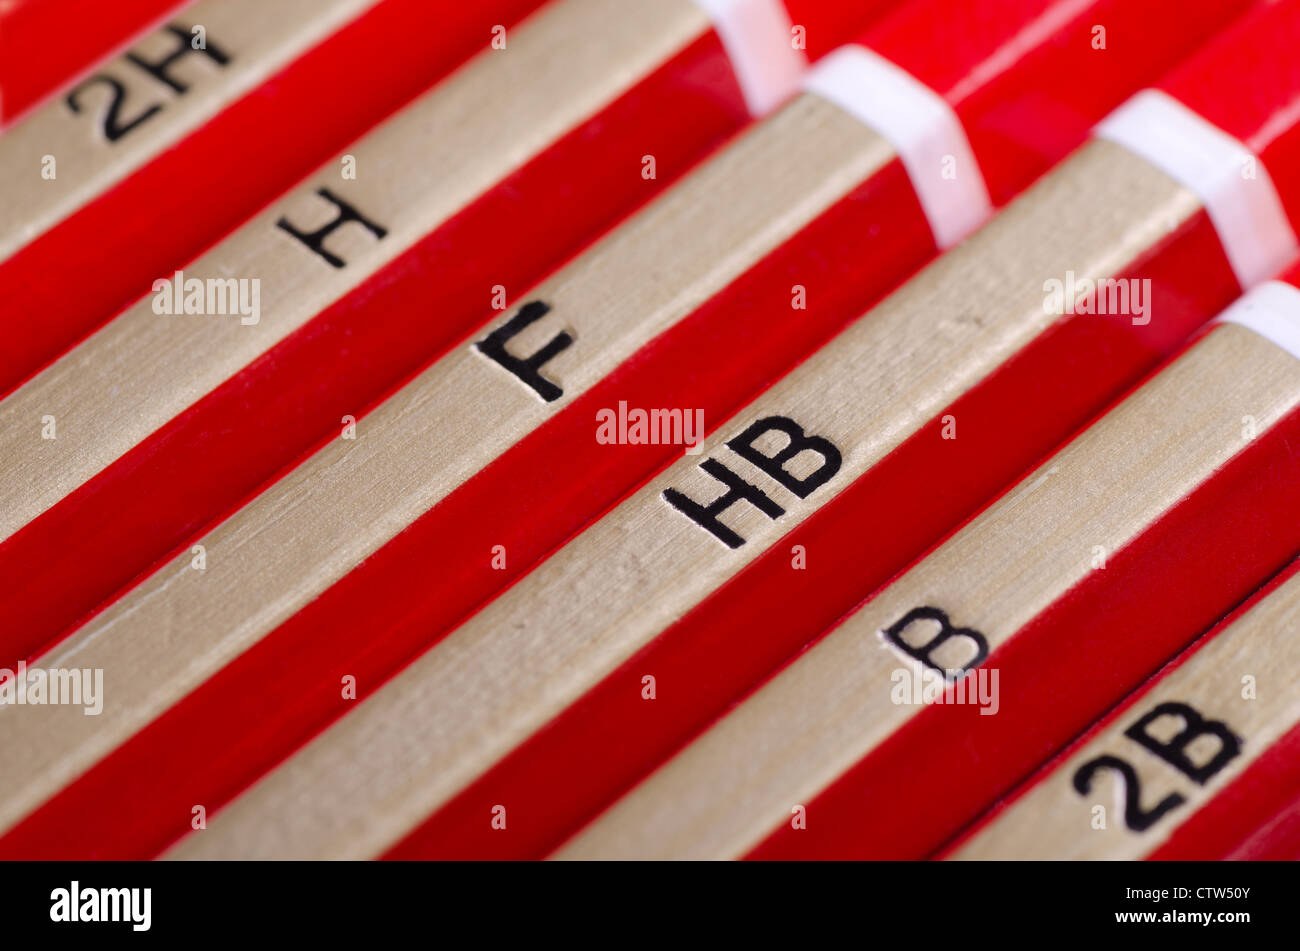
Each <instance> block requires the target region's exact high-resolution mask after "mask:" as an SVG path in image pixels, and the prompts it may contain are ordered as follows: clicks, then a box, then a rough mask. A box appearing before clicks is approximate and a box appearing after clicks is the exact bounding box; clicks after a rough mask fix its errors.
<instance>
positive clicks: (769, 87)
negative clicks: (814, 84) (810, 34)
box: [695, 0, 808, 116]
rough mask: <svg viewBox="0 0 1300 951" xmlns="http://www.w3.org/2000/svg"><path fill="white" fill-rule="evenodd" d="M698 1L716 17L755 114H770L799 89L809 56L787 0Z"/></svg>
mask: <svg viewBox="0 0 1300 951" xmlns="http://www.w3.org/2000/svg"><path fill="white" fill-rule="evenodd" d="M695 2H696V3H697V4H699V6H700V7H701V9H703V10H704V12H705V13H706V14H708V17H709V19H710V20H712V21H713V29H714V30H716V31H717V34H718V36H719V38H721V40H722V45H723V47H724V48H725V49H726V51H727V57H728V58H729V59H730V60H731V69H732V71H733V72H734V73H735V74H736V81H737V82H738V83H739V84H740V91H741V92H742V93H744V96H745V105H746V106H748V107H749V112H750V115H754V116H763V115H766V114H767V113H769V112H771V111H772V110H773V109H775V108H776V107H777V106H779V105H781V103H783V102H784V101H785V100H786V99H788V98H790V96H792V95H794V94H795V93H796V92H797V91H798V89H799V81H800V80H801V79H802V78H803V74H804V73H805V72H806V71H807V69H808V57H807V55H805V53H804V51H803V50H799V49H795V47H794V35H793V30H794V24H793V23H791V22H790V14H789V12H788V11H787V10H786V8H785V4H784V3H783V2H782V0H695Z"/></svg>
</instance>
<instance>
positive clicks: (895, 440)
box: [174, 142, 1199, 857]
mask: <svg viewBox="0 0 1300 951" xmlns="http://www.w3.org/2000/svg"><path fill="white" fill-rule="evenodd" d="M1198 208H1199V206H1198V204H1197V202H1196V199H1195V197H1194V196H1192V195H1191V194H1190V193H1189V192H1187V191H1185V190H1184V189H1182V188H1181V187H1179V186H1178V185H1177V184H1175V183H1174V182H1172V181H1171V180H1170V179H1168V178H1167V177H1166V176H1165V175H1163V174H1162V173H1160V172H1158V171H1156V170H1155V169H1154V168H1152V167H1151V166H1150V165H1148V164H1147V163H1145V162H1143V161H1142V160H1140V159H1137V158H1136V157H1134V156H1132V155H1130V154H1129V153H1127V152H1124V151H1123V150H1121V149H1119V148H1117V147H1115V146H1111V145H1109V144H1107V143H1101V142H1095V143H1092V144H1090V145H1088V146H1087V147H1085V148H1084V149H1083V150H1082V151H1081V152H1080V153H1078V155H1077V156H1076V157H1075V158H1073V159H1072V160H1070V161H1069V162H1067V163H1066V164H1065V165H1064V166H1062V167H1060V168H1059V169H1058V170H1057V171H1055V172H1054V173H1052V174H1050V175H1049V176H1048V177H1047V178H1046V179H1044V180H1043V181H1042V182H1041V183H1039V185H1037V186H1036V187H1035V188H1034V189H1033V190H1032V191H1031V192H1030V193H1029V194H1028V195H1026V196H1025V197H1023V198H1022V199H1020V200H1019V201H1017V202H1015V203H1013V204H1012V205H1011V206H1010V207H1008V208H1007V209H1006V211H1004V212H1003V214H1002V215H1001V216H1000V217H999V218H997V219H995V220H994V222H993V223H992V224H990V225H989V226H988V227H987V228H986V229H985V230H984V231H983V232H980V233H979V234H977V235H976V236H975V237H974V238H972V239H971V240H969V241H968V242H967V243H966V244H964V245H962V246H960V247H958V248H957V249H955V250H954V251H952V252H950V253H949V254H947V255H945V256H943V257H942V258H940V259H939V260H938V261H937V262H936V263H934V264H932V265H931V266H930V267H929V268H927V269H926V270H924V271H922V272H921V274H919V275H918V276H917V277H915V278H914V279H913V280H911V281H910V282H909V283H908V284H906V285H905V286H904V287H903V288H902V289H900V290H899V291H898V292H897V293H895V294H894V295H893V296H891V297H890V298H888V299H887V300H886V301H884V302H883V303H882V304H881V305H879V306H878V307H877V308H875V309H874V310H873V311H872V312H870V313H869V314H868V315H867V316H865V317H864V318H862V319H860V320H859V321H857V322H856V323H855V324H854V325H853V326H851V327H850V328H849V329H848V330H846V331H845V332H844V333H842V334H841V335H840V336H839V337H838V338H836V339H835V340H834V341H832V342H831V343H830V344H828V345H827V346H826V347H824V348H823V349H822V350H821V351H820V352H819V353H817V354H816V355H814V356H813V357H812V358H810V359H809V360H808V361H806V362H805V363H804V364H803V365H801V366H800V367H799V368H798V369H796V370H795V371H794V372H792V373H791V374H790V375H789V376H787V377H786V378H785V379H784V380H782V381H780V382H778V383H777V384H776V385H775V386H774V387H773V388H772V389H771V390H769V391H768V392H767V393H766V394H764V395H763V396H762V397H761V398H760V399H758V400H757V401H755V402H754V403H752V404H751V405H750V406H749V407H748V408H747V409H746V410H745V411H744V412H743V413H742V414H740V415H739V416H737V417H736V418H734V419H733V421H732V422H730V423H728V424H726V425H724V426H723V427H722V428H721V429H720V430H719V431H718V432H716V433H715V434H714V435H713V436H712V437H711V438H710V439H708V440H707V441H706V442H705V445H704V452H703V456H715V455H719V454H720V453H721V446H720V443H721V442H723V441H724V440H726V439H729V438H731V437H733V436H735V435H736V434H737V432H738V431H739V430H740V429H742V428H743V427H745V426H747V425H748V424H749V423H750V422H751V421H753V420H756V419H760V418H763V417H767V416H772V415H781V416H786V417H789V418H790V419H793V420H794V421H795V422H796V423H797V424H799V425H800V426H802V427H803V429H804V431H805V432H806V433H808V434H815V435H818V436H821V437H824V438H827V439H829V440H830V441H831V442H832V443H834V445H835V446H837V447H839V449H840V451H841V453H842V455H843V463H842V466H841V468H840V470H839V472H838V473H837V474H836V475H835V477H834V478H833V479H831V480H830V482H828V483H827V484H826V485H825V486H823V487H822V488H820V489H819V490H818V491H817V492H816V493H814V494H813V495H812V496H811V497H810V498H809V499H808V500H807V501H801V500H800V499H798V498H796V497H794V496H793V494H792V493H786V492H784V491H782V490H777V491H776V492H775V494H774V495H773V498H774V499H776V500H777V501H779V503H780V505H781V506H782V507H783V508H784V509H785V514H784V515H783V516H781V517H780V518H779V519H777V520H769V519H768V518H767V517H766V516H764V515H762V514H761V513H759V512H757V511H753V512H748V513H746V512H741V511H739V509H741V508H743V506H736V507H735V509H733V510H732V511H729V512H728V519H729V520H731V521H730V524H731V525H732V527H733V528H734V529H735V530H736V531H737V532H738V533H739V534H740V535H741V536H742V537H743V538H744V539H746V543H745V544H743V545H741V546H740V547H739V548H737V549H728V548H727V547H726V546H724V545H723V544H721V543H720V542H719V541H718V540H717V539H716V538H714V537H713V536H712V535H710V534H708V533H707V532H705V531H704V530H703V529H701V528H700V527H699V526H697V525H696V524H695V523H694V522H692V521H690V520H688V519H686V518H685V517H684V516H682V515H681V514H680V513H678V512H677V511H674V510H673V509H672V508H671V507H670V506H669V505H668V503H667V502H665V500H664V499H663V498H662V494H661V493H662V492H663V490H664V489H665V488H666V487H669V486H672V487H676V488H679V489H681V490H682V491H684V492H686V493H687V494H688V495H690V496H692V497H694V498H699V499H709V498H713V497H716V496H717V494H718V491H719V488H718V485H717V483H716V482H713V485H712V487H710V485H709V483H710V482H712V481H713V480H711V479H710V478H709V477H708V476H707V475H705V474H704V473H702V472H700V471H698V469H697V468H696V467H697V463H698V461H699V460H700V459H701V458H702V457H687V458H685V459H683V460H682V461H681V462H679V463H678V464H676V465H675V466H673V467H672V468H671V469H669V470H668V471H667V472H666V473H665V474H663V475H661V476H660V477H659V478H656V479H655V480H654V481H653V483H651V484H650V485H648V486H646V487H645V488H644V489H643V490H641V491H638V492H637V493H635V494H634V495H633V496H631V497H630V498H629V499H628V500H627V501H626V502H624V503H623V504H622V505H620V506H619V507H618V508H617V509H615V510H614V511H612V512H611V513H609V514H608V515H607V516H606V517H605V518H603V519H602V520H601V521H599V522H598V523H596V524H595V525H593V526H591V527H590V528H589V529H588V530H587V531H586V532H584V533H583V535H581V536H579V537H578V538H577V539H575V540H574V541H573V542H571V543H570V544H569V545H568V546H567V547H566V548H565V549H563V550H561V551H560V552H559V553H557V554H556V555H554V556H553V557H552V558H551V559H550V560H549V561H547V562H546V563H545V564H543V565H542V566H540V567H539V568H538V569H537V570H535V571H534V572H533V573H532V574H531V575H530V576H528V577H526V578H524V579H523V580H522V581H520V582H519V583H518V584H517V585H515V586H514V587H513V588H512V589H510V590H509V591H507V592H505V593H504V594H503V595H502V596H501V597H499V598H498V599H497V600H496V601H494V602H493V603H492V604H490V605H488V606H487V607H485V608H484V609H483V610H482V611H481V612H480V613H479V614H478V615H476V616H475V617H474V618H472V619H471V620H470V621H468V622H467V623H466V624H465V625H463V626H462V627H461V628H459V629H458V630H457V631H455V632H454V633H452V634H451V635H449V636H448V637H447V638H446V639H445V640H443V641H442V642H440V643H439V644H438V645H437V646H436V647H435V648H433V649H432V650H431V651H429V652H428V653H427V654H425V655H424V656H423V657H421V658H420V659H419V660H417V661H416V662H415V663H414V664H412V665H411V666H410V667H409V668H407V669H406V670H405V671H403V672H402V673H401V674H400V675H399V676H398V677H396V678H394V680H393V681H391V682H390V683H389V684H388V685H386V686H385V687H384V688H382V689H381V690H380V691H378V692H377V693H376V694H375V695H374V696H372V697H371V698H369V699H368V700H367V701H365V702H364V703H363V704H362V705H361V706H360V707H359V708H358V709H357V710H355V711H354V712H353V713H351V714H349V715H348V716H347V717H345V718H344V719H343V720H342V721H340V722H339V723H337V724H335V725H334V726H333V727H332V728H331V729H329V730H328V731H326V732H325V733H324V734H322V735H321V736H320V737H318V738H317V740H315V741H314V742H312V743H311V744H310V745H309V746H307V747H306V748H304V749H303V750H302V751H301V752H300V753H299V754H297V755H296V756H294V757H293V758H292V759H290V760H289V761H287V762H286V763H285V764H283V765H282V766H281V767H279V768H277V769H276V770H275V771H274V772H272V773H270V774H269V775H268V776H267V777H266V778H264V779H263V780H262V781H261V782H260V783H258V784H256V785H255V786H254V787H252V788H251V789H250V790H249V791H248V792H247V793H245V795H244V796H243V797H241V798H240V799H239V800H236V801H235V802H234V803H233V804H232V805H231V806H230V807H228V808H227V809H226V810H225V811H223V812H222V813H221V814H220V815H218V816H217V817H216V819H215V821H214V822H212V823H210V825H209V828H208V829H207V830H206V831H205V832H204V833H203V834H202V835H196V836H191V837H190V838H188V839H187V840H185V841H183V842H182V843H181V844H180V845H179V846H178V848H177V849H176V850H175V853H174V854H176V855H179V856H194V857H197V856H205V855H207V856H213V855H225V856H233V855H263V856H270V855H276V856H290V855H293V856H327V855H328V856H354V857H356V856H365V855H372V854H376V853H378V852H380V851H381V850H382V849H383V848H385V847H386V846H387V845H389V844H391V843H392V842H393V841H395V840H397V839H398V838H399V837H400V836H401V835H403V834H404V833H405V832H406V831H408V830H409V829H410V828H411V827H412V825H413V824H415V823H416V822H418V821H420V820H421V819H422V818H424V816H425V815H427V814H428V813H429V812H430V811H432V810H433V809H434V808H436V807H437V806H439V805H441V804H442V803H444V802H446V801H447V800H448V799H449V798H450V797H451V796H453V795H454V794H455V793H456V792H458V791H459V790H460V789H462V788H463V787H464V786H465V785H466V784H467V783H469V782H471V781H472V780H473V779H475V778H476V777H477V776H479V775H481V774H482V773H483V772H484V771H485V770H486V769H488V768H489V767H490V766H491V765H492V764H493V763H494V762H496V761H497V760H498V759H500V757H502V756H503V755H505V754H506V753H507V752H509V750H510V749H511V748H512V747H513V746H515V745H516V744H517V743H519V742H520V741H522V740H523V739H524V738H526V737H527V736H528V735H529V734H530V733H532V732H533V731H535V730H536V729H538V728H539V727H540V726H542V725H543V724H544V723H545V722H546V721H547V720H548V719H549V718H551V717H553V716H554V715H556V714H557V713H558V712H560V711H561V710H562V709H563V708H564V707H565V706H566V705H567V704H569V703H571V702H572V701H574V700H575V699H576V698H577V697H579V696H580V695H581V694H582V693H583V692H584V691H585V690H587V689H589V688H590V687H592V686H593V685H594V684H596V683H597V682H598V681H599V680H600V679H601V678H602V677H604V676H605V675H606V674H608V673H609V672H610V671H611V670H613V669H614V668H615V667H616V666H617V665H618V664H620V663H621V662H623V661H624V660H626V659H627V658H628V657H629V656H630V655H631V654H632V653H634V652H635V651H636V650H638V649H639V648H640V647H642V646H643V645H644V644H646V643H647V642H648V641H649V640H650V639H651V638H652V637H654V636H655V635H656V634H657V633H659V632H660V631H661V630H663V629H664V628H665V627H666V626H667V625H668V624H670V623H672V622H673V621H675V620H676V619H678V618H679V617H681V616H682V615H683V614H684V613H685V612H686V611H687V610H689V609H690V608H691V607H692V606H693V605H695V604H696V603H698V602H699V601H700V600H701V599H702V598H704V597H705V596H707V595H708V594H709V593H710V592H711V591H713V590H714V589H715V588H716V587H717V586H718V585H719V584H721V583H723V582H724V581H726V580H727V579H728V578H730V577H732V576H734V575H735V574H736V573H737V572H738V571H740V570H741V569H742V568H743V567H744V566H745V565H746V564H748V563H749V562H750V561H752V560H753V559H754V558H755V557H757V556H758V555H759V554H760V553H761V551H762V550H763V549H764V548H765V547H766V546H767V545H770V544H771V543H772V542H774V541H775V540H776V539H778V538H779V537H780V536H782V535H783V534H785V533H786V532H788V531H789V530H790V529H792V528H794V527H795V526H796V525H798V524H799V523H800V522H801V521H802V520H803V519H804V518H806V517H807V516H808V515H809V514H811V512H812V511H813V510H814V509H815V508H816V507H817V506H818V505H819V504H821V503H823V502H824V501H826V500H828V499H830V498H833V497H834V496H835V495H836V494H837V493H838V492H839V491H841V490H842V489H843V488H844V487H845V486H846V485H847V484H849V482H851V481H852V480H853V479H854V478H856V477H857V476H859V475H861V474H862V473H863V472H865V471H866V470H867V469H868V468H870V467H871V466H872V465H874V464H875V463H876V462H878V461H879V460H880V459H881V458H882V457H883V456H884V455H885V454H886V453H888V452H889V451H890V450H892V449H893V448H895V447H896V446H898V445H899V444H900V443H901V442H902V441H903V440H904V439H905V438H907V436H908V435H910V434H911V433H913V432H915V431H916V429H917V428H918V427H919V426H921V425H923V424H925V423H926V422H927V421H929V420H930V419H931V418H933V417H934V416H935V415H936V413H938V411H939V410H940V409H941V408H942V407H944V406H946V405H948V404H949V403H951V402H952V401H953V400H954V399H955V398H956V397H958V396H959V395H960V394H961V393H963V392H965V391H966V390H968V389H969V388H970V387H971V386H972V385H974V384H975V383H976V382H977V381H978V380H979V379H980V378H981V377H983V376H985V375H986V374H987V373H989V372H990V371H991V370H993V369H994V368H995V367H996V366H997V365H998V364H1000V363H1001V362H1002V361H1003V360H1005V359H1006V358H1007V357H1008V356H1010V355H1011V354H1012V353H1014V352H1015V351H1016V350H1018V349H1019V348H1020V347H1021V346H1023V345H1024V344H1025V343H1027V342H1028V341H1029V340H1030V339H1032V338H1033V337H1034V336H1035V335H1036V334H1037V333H1038V332H1039V331H1041V330H1042V329H1043V328H1044V327H1045V326H1047V325H1048V324H1049V323H1050V322H1051V321H1052V320H1053V319H1055V318H1053V317H1052V316H1051V315H1049V314H1047V313H1046V311H1045V308H1044V302H1043V280H1044V275H1052V274H1063V273H1064V272H1065V271H1066V270H1067V269H1073V270H1074V271H1075V273H1076V274H1078V275H1081V276H1087V277H1091V278H1098V277H1105V276H1108V275H1113V274H1116V273H1118V272H1119V271H1121V270H1123V269H1124V268H1125V267H1126V266H1128V265H1129V264H1130V263H1131V262H1132V261H1134V260H1135V259H1136V258H1137V257H1138V256H1139V255H1141V254H1142V253H1143V252H1144V251H1146V250H1147V249H1149V248H1151V247H1152V246H1153V245H1155V244H1156V242H1157V241H1159V240H1160V238H1161V237H1163V236H1164V235H1165V234H1166V233H1167V230H1168V229H1169V228H1170V227H1171V226H1173V225H1174V224H1176V223H1178V222H1180V221H1185V220H1187V219H1189V218H1190V216H1192V215H1194V214H1195V213H1196V212H1197V211H1198ZM1066 222H1068V223H1069V224H1068V226H1067V225H1066V224H1065V223H1066ZM725 458H726V465H727V466H728V467H730V468H732V469H733V470H734V471H735V472H736V473H737V474H739V475H740V476H741V477H742V478H745V479H746V480H748V481H750V482H751V483H753V484H765V485H766V486H769V487H770V486H771V485H772V483H771V482H770V481H769V482H767V483H763V482H762V480H763V478H764V476H763V475H762V474H761V473H760V472H759V470H757V468H756V467H751V466H749V465H748V464H747V463H745V462H742V461H741V460H739V458H738V457H736V456H735V455H734V454H733V455H729V456H725ZM305 800H310V801H311V807H310V808H308V809H303V808H300V804H301V802H303V801H305Z"/></svg>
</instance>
